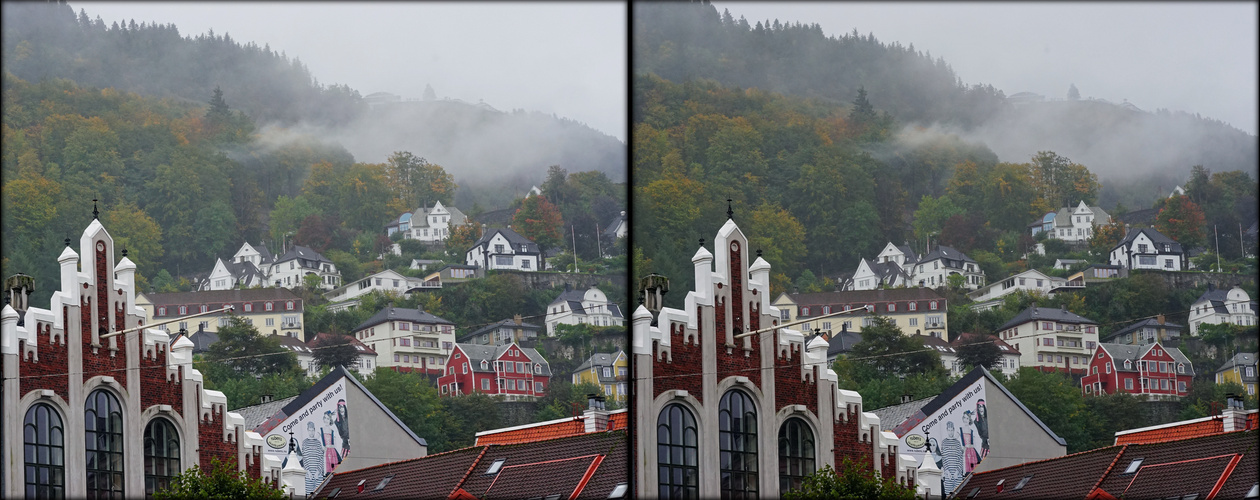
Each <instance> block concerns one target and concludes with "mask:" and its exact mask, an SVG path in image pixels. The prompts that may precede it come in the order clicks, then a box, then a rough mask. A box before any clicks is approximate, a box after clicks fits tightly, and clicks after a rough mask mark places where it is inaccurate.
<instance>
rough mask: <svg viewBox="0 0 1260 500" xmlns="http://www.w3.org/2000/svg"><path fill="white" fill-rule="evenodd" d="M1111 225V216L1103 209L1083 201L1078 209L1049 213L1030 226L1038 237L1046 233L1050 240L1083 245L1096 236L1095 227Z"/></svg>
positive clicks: (1063, 209) (1077, 206)
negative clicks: (1038, 234)
mask: <svg viewBox="0 0 1260 500" xmlns="http://www.w3.org/2000/svg"><path fill="white" fill-rule="evenodd" d="M1107 224H1111V215H1110V214H1108V213H1107V211H1106V210H1103V209H1102V207H1091V206H1087V205H1085V201H1084V200H1081V202H1080V203H1079V204H1077V205H1076V208H1070V207H1063V208H1060V209H1059V211H1058V212H1049V213H1047V214H1046V215H1045V216H1043V217H1042V218H1041V220H1040V221H1038V222H1034V223H1032V224H1030V225H1029V228H1030V231H1029V232H1030V233H1031V235H1032V236H1036V235H1037V233H1041V232H1044V233H1046V235H1047V236H1048V237H1050V238H1054V239H1059V240H1063V241H1066V242H1069V243H1082V242H1085V241H1088V240H1089V239H1090V238H1091V237H1093V235H1094V226H1105V225H1107Z"/></svg>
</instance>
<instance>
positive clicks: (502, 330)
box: [459, 314, 543, 345]
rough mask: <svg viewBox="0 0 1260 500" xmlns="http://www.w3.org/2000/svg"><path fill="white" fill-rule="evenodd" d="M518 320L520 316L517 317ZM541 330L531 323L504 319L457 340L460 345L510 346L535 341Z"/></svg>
mask: <svg viewBox="0 0 1260 500" xmlns="http://www.w3.org/2000/svg"><path fill="white" fill-rule="evenodd" d="M517 318H520V315H519V314H518V315H517ZM542 328H543V327H541V326H539V325H535V324H533V323H527V322H524V321H521V322H520V324H517V323H516V319H505V320H503V321H500V322H498V323H491V324H489V325H486V326H483V327H481V328H478V329H476V330H473V331H472V332H470V333H468V334H467V335H464V336H463V337H460V338H459V342H460V343H461V344H478V345H500V344H511V343H513V342H521V341H532V340H536V339H537V338H538V336H539V334H540V333H542Z"/></svg>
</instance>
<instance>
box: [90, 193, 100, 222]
mask: <svg viewBox="0 0 1260 500" xmlns="http://www.w3.org/2000/svg"><path fill="white" fill-rule="evenodd" d="M100 215H101V212H100V211H99V210H97V209H96V198H92V218H93V219H99V216H100Z"/></svg>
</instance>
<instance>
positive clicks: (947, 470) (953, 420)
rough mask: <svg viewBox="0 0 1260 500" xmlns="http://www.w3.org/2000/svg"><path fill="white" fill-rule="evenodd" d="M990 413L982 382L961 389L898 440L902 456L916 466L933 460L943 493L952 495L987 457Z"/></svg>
mask: <svg viewBox="0 0 1260 500" xmlns="http://www.w3.org/2000/svg"><path fill="white" fill-rule="evenodd" d="M989 445H990V443H989V410H988V407H987V406H985V378H984V377H981V378H980V379H979V380H977V381H976V382H975V383H974V384H971V386H969V387H967V388H966V389H963V391H962V392H960V393H959V394H958V395H957V396H954V398H953V399H951V400H949V402H947V403H945V405H944V406H942V407H940V408H939V409H938V410H936V412H934V413H933V414H931V415H923V420H922V421H920V422H918V423H917V424H915V425H914V426H913V427H910V428H909V429H908V430H906V431H905V434H903V435H902V436H901V453H905V454H907V455H913V456H914V458H916V459H918V460H919V463H923V462H922V461H923V460H924V459H925V457H926V459H927V460H932V461H933V463H935V464H936V467H937V468H939V469H940V470H941V474H942V476H943V481H944V483H945V485H944V486H945V490H944V491H953V490H954V488H956V487H957V486H958V484H959V483H961V482H962V480H963V478H965V477H966V476H967V475H968V474H970V473H971V471H972V470H975V468H976V466H977V465H979V464H980V461H982V460H984V458H985V457H986V456H988V455H989Z"/></svg>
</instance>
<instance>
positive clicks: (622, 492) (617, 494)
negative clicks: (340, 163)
mask: <svg viewBox="0 0 1260 500" xmlns="http://www.w3.org/2000/svg"><path fill="white" fill-rule="evenodd" d="M629 488H630V485H629V484H627V483H621V484H618V485H617V487H616V488H613V490H612V493H609V494H608V498H625V496H626V490H627V489H629ZM1255 490H1256V489H1255V488H1251V491H1252V492H1255Z"/></svg>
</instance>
